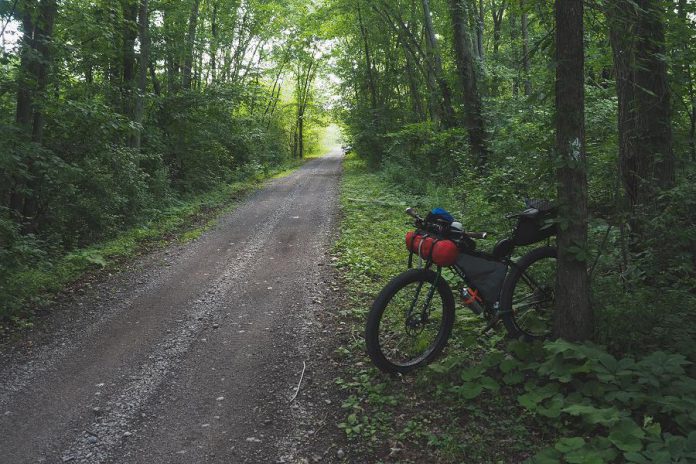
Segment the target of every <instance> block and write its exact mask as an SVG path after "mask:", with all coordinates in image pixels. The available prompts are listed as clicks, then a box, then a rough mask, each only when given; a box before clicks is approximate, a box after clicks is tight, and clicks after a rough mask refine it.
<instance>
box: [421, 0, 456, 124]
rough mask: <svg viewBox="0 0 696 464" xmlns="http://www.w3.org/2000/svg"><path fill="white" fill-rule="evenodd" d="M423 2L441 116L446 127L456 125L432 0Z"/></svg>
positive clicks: (428, 51) (428, 53)
mask: <svg viewBox="0 0 696 464" xmlns="http://www.w3.org/2000/svg"><path fill="white" fill-rule="evenodd" d="M422 4H423V19H424V24H425V39H426V40H425V45H426V50H427V55H428V60H429V61H430V65H431V67H432V73H433V74H434V77H435V80H436V82H437V85H438V89H439V93H440V95H439V96H438V98H437V99H436V101H437V106H438V107H439V108H440V114H439V117H440V118H441V119H442V122H443V123H444V125H445V127H453V126H454V110H453V109H452V96H451V95H452V92H451V91H450V89H449V85H448V84H447V80H446V79H445V76H444V72H443V70H442V57H441V56H440V49H439V47H438V44H437V38H436V37H435V30H434V29H433V18H432V14H431V12H430V0H422Z"/></svg>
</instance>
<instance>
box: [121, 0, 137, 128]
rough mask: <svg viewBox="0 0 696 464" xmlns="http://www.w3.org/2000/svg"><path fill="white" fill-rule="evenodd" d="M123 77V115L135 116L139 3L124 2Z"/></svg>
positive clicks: (135, 0)
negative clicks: (134, 100)
mask: <svg viewBox="0 0 696 464" xmlns="http://www.w3.org/2000/svg"><path fill="white" fill-rule="evenodd" d="M122 7H123V44H122V45H123V48H122V57H123V76H122V81H123V82H122V88H121V98H122V108H123V114H125V115H126V116H129V117H132V116H133V109H134V108H133V94H134V93H135V39H136V38H137V37H138V23H137V20H138V2H137V0H123V3H122Z"/></svg>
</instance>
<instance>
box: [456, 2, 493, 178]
mask: <svg viewBox="0 0 696 464" xmlns="http://www.w3.org/2000/svg"><path fill="white" fill-rule="evenodd" d="M450 10H451V15H452V26H453V29H454V54H455V57H456V61H457V71H458V75H459V81H460V84H461V87H462V93H463V97H464V112H465V119H466V128H467V131H468V133H469V145H470V148H471V151H472V153H473V154H474V157H475V159H476V160H477V163H478V165H479V167H480V168H485V165H486V163H487V161H488V146H487V136H486V130H485V122H484V118H483V105H482V103H481V94H480V93H479V90H478V85H477V76H476V66H475V64H474V57H473V53H472V48H471V38H470V37H469V32H468V29H467V25H468V24H467V18H466V7H465V5H463V3H462V1H461V0H450Z"/></svg>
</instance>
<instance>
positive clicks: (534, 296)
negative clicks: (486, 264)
mask: <svg viewBox="0 0 696 464" xmlns="http://www.w3.org/2000/svg"><path fill="white" fill-rule="evenodd" d="M555 290H556V249H555V248H554V247H542V248H537V249H535V250H532V251H530V252H529V253H527V254H526V255H524V256H523V257H522V258H521V259H520V260H519V261H518V262H517V263H515V265H513V266H512V267H511V270H510V274H509V275H508V276H507V278H506V279H505V283H504V284H503V289H502V291H501V294H500V308H501V309H502V318H503V323H504V324H505V328H506V329H507V331H508V334H509V335H510V336H511V337H514V338H520V337H521V338H524V339H525V340H535V339H541V338H546V337H547V336H549V335H550V334H551V329H552V327H553V310H554V304H555Z"/></svg>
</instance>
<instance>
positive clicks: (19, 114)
mask: <svg viewBox="0 0 696 464" xmlns="http://www.w3.org/2000/svg"><path fill="white" fill-rule="evenodd" d="M32 3H33V2H30V1H25V2H22V4H21V5H20V8H21V10H20V11H21V14H22V40H21V42H20V44H21V45H20V46H21V48H20V65H19V73H18V74H17V111H16V114H15V120H16V122H17V125H18V126H19V127H20V128H22V129H24V130H25V131H26V132H29V130H30V128H31V122H32V108H31V104H32V98H31V97H32V83H33V80H34V76H32V71H33V65H32V63H33V57H34V19H33V16H34V12H33V8H35V6H34V5H33V4H32Z"/></svg>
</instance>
